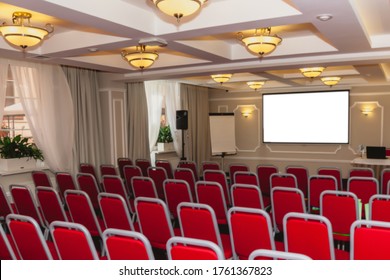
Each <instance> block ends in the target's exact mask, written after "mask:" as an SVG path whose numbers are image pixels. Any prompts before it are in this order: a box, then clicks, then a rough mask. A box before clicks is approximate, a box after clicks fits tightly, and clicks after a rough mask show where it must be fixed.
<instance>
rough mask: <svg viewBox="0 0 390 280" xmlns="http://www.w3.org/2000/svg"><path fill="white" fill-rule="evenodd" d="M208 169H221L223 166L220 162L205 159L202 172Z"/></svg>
mask: <svg viewBox="0 0 390 280" xmlns="http://www.w3.org/2000/svg"><path fill="white" fill-rule="evenodd" d="M206 170H221V167H220V166H219V163H218V162H211V161H205V162H202V172H203V173H204V172H205V171H206Z"/></svg>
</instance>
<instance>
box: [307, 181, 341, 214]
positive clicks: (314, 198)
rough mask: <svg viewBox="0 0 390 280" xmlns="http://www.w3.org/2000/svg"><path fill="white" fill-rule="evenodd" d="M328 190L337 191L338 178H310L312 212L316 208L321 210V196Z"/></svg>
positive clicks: (309, 209)
mask: <svg viewBox="0 0 390 280" xmlns="http://www.w3.org/2000/svg"><path fill="white" fill-rule="evenodd" d="M326 190H332V191H336V190H337V181H336V178H334V177H333V176H329V175H313V176H310V177H309V189H308V191H309V208H308V211H310V212H312V211H313V207H314V208H318V209H319V208H320V195H321V193H322V192H323V191H326Z"/></svg>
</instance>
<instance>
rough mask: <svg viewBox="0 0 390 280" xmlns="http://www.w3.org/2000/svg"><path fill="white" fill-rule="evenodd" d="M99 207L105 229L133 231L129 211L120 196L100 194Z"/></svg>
mask: <svg viewBox="0 0 390 280" xmlns="http://www.w3.org/2000/svg"><path fill="white" fill-rule="evenodd" d="M99 205H100V210H101V213H102V216H103V220H104V224H105V226H106V228H116V229H122V230H132V231H134V226H133V223H132V220H131V215H130V211H129V209H128V206H127V204H126V202H125V200H124V199H123V197H122V196H121V195H118V194H112V193H100V194H99Z"/></svg>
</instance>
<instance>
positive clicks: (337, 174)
mask: <svg viewBox="0 0 390 280" xmlns="http://www.w3.org/2000/svg"><path fill="white" fill-rule="evenodd" d="M317 174H318V175H329V176H333V177H334V178H335V179H336V182H337V190H338V191H342V190H343V182H342V178H343V176H342V175H341V170H340V168H337V167H325V166H324V167H320V168H318V169H317Z"/></svg>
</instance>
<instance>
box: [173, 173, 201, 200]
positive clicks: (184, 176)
mask: <svg viewBox="0 0 390 280" xmlns="http://www.w3.org/2000/svg"><path fill="white" fill-rule="evenodd" d="M173 177H174V178H175V179H176V180H184V181H186V182H187V183H188V185H189V186H190V190H191V195H192V197H193V198H195V197H196V194H195V177H194V172H193V171H192V170H191V169H189V168H176V169H175V171H174V173H173Z"/></svg>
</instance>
